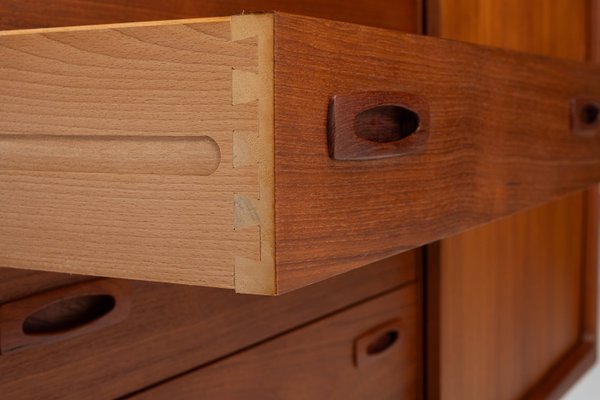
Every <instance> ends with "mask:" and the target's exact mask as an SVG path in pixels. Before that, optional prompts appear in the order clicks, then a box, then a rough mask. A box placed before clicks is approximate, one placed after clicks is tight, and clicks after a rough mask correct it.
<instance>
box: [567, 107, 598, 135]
mask: <svg viewBox="0 0 600 400" xmlns="http://www.w3.org/2000/svg"><path fill="white" fill-rule="evenodd" d="M599 114H600V101H597V100H595V99H592V98H589V97H576V98H574V99H573V100H572V101H571V130H572V131H573V133H574V134H576V135H578V136H584V137H592V136H595V135H597V134H598V130H599V129H600V119H599Z"/></svg>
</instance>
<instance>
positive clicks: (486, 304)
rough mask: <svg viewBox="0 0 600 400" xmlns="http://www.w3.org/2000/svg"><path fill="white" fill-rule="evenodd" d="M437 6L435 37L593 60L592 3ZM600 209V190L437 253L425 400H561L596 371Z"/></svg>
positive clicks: (480, 1) (433, 252) (471, 1)
mask: <svg viewBox="0 0 600 400" xmlns="http://www.w3.org/2000/svg"><path fill="white" fill-rule="evenodd" d="M436 3H440V4H437V5H438V6H439V8H438V11H440V12H441V14H439V15H437V16H435V15H434V16H433V18H430V19H429V20H430V22H431V21H438V22H437V28H439V29H436V26H435V25H431V24H430V25H429V27H428V32H432V31H433V32H434V33H437V34H440V35H442V36H443V37H447V38H452V39H457V40H464V41H470V42H473V43H479V44H487V45H494V46H499V47H504V48H510V49H515V50H521V51H527V52H532V53H539V54H545V55H552V56H556V57H563V58H569V59H573V60H584V59H586V58H587V59H589V60H594V57H593V52H588V49H593V48H595V46H597V45H598V38H599V37H598V36H597V34H596V35H589V32H590V30H591V31H594V30H596V29H597V28H598V23H599V21H600V20H598V19H597V17H595V16H594V13H593V12H591V11H590V10H591V8H590V7H591V6H592V5H593V4H592V3H594V2H587V1H586V2H584V1H581V2H572V1H568V0H553V1H545V0H532V1H527V2H522V1H518V0H498V1H488V0H442V1H440V2H436ZM429 4H431V3H429ZM433 11H435V8H434V10H433ZM590 28H593V29H590ZM596 59H597V58H596ZM597 209H598V197H597V187H594V188H592V189H590V190H589V191H588V192H587V193H579V194H574V195H571V196H568V197H565V198H561V199H560V200H557V201H554V202H552V203H551V204H547V205H544V206H543V207H540V208H535V209H532V210H528V211H526V212H524V213H519V214H517V215H514V216H511V217H509V218H507V219H503V220H500V221H497V222H494V223H491V224H488V225H486V226H483V227H479V228H477V229H475V230H472V231H468V232H466V233H464V234H461V235H459V236H456V237H451V238H448V239H445V240H443V241H441V243H439V245H436V246H433V247H432V248H430V252H429V253H428V260H429V262H428V265H427V272H426V275H427V276H428V279H427V282H428V283H427V287H428V292H429V295H428V307H429V316H428V318H427V325H428V327H429V328H428V337H429V339H428V345H427V352H428V366H427V370H426V373H427V391H428V392H427V398H430V399H447V400H449V399H460V400H463V399H471V398H473V399H479V398H487V399H513V398H524V399H544V400H546V399H558V398H562V397H561V396H562V395H563V394H564V393H565V392H566V391H567V390H568V389H569V387H570V386H571V385H572V384H573V383H574V382H575V381H576V380H577V379H578V378H579V377H580V376H581V375H582V374H583V373H584V372H585V371H586V370H587V369H588V368H589V367H590V366H591V365H592V364H593V362H594V360H595V358H596V344H595V342H596V293H597V269H598V264H597V250H598V232H597V231H598V215H597Z"/></svg>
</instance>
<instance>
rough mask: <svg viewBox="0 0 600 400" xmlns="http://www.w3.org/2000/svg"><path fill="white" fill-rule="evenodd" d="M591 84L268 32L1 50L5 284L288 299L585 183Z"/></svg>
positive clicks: (481, 60) (594, 147)
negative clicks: (196, 288)
mask: <svg viewBox="0 0 600 400" xmlns="http://www.w3.org/2000/svg"><path fill="white" fill-rule="evenodd" d="M599 72H600V70H599V68H598V67H594V66H590V65H585V64H578V63H574V62H568V61H561V60H553V59H549V58H543V57H537V56H529V55H524V54H521V53H514V52H509V51H503V50H498V49H490V48H485V47H478V46H473V45H467V44H461V43H458V42H449V41H443V40H439V39H432V38H427V37H419V36H411V35H406V34H403V33H399V32H396V31H388V30H382V29H376V28H368V27H362V26H357V25H352V24H348V23H342V22H332V21H325V20H320V19H315V18H308V17H298V16H293V15H288V14H278V13H276V14H263V15H242V16H234V17H231V18H229V17H224V18H211V19H198V20H187V21H166V22H152V23H140V24H125V25H113V26H94V27H76V28H62V29H60V28H59V29H46V30H32V31H7V32H5V33H2V34H0V73H1V74H2V76H3V77H4V80H3V83H2V84H1V85H0V132H1V134H0V219H2V221H3V224H2V225H1V226H0V265H3V266H9V267H14V268H25V269H38V270H48V271H60V272H69V273H77V274H86V275H101V276H110V277H120V278H134V279H142V280H153V281H163V282H174V283H185V284H193V285H201V286H213V287H221V288H234V289H235V290H236V291H238V292H243V293H260V294H275V293H284V292H287V291H290V290H293V289H297V288H300V287H303V286H306V285H309V284H312V283H314V282H317V281H319V280H322V279H325V278H328V277H331V276H334V275H336V274H339V273H341V272H344V271H347V270H350V269H353V268H357V267H360V266H362V265H365V264H367V263H370V262H373V261H376V260H379V259H382V258H385V257H388V256H391V255H394V254H397V253H399V252H401V251H405V250H407V249H411V248H414V247H416V246H419V245H422V244H425V243H428V242H431V241H434V240H437V239H440V238H442V237H445V236H448V235H450V234H454V233H457V232H459V231H462V230H465V229H467V228H470V227H473V226H476V225H480V224H482V223H485V222H488V221H490V220H492V219H496V218H498V217H501V216H504V215H508V214H510V213H513V212H515V211H518V210H520V209H524V208H526V207H531V206H533V205H535V204H537V203H540V202H543V201H547V200H549V199H551V198H554V197H556V196H559V195H561V194H564V193H567V192H569V191H572V190H575V189H578V188H583V187H585V186H587V185H589V184H591V183H593V182H596V181H597V180H599V179H600V134H598V126H599V125H600V122H598V115H597V114H598V108H599V106H598V102H599V100H598V98H600V82H599V80H598V79H597V76H598V73H599ZM328 126H329V128H328Z"/></svg>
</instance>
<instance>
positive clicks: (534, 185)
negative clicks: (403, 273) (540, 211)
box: [275, 14, 600, 292]
mask: <svg viewBox="0 0 600 400" xmlns="http://www.w3.org/2000/svg"><path fill="white" fill-rule="evenodd" d="M275 37H276V38H277V40H276V42H275V46H276V48H275V177H276V180H275V181H276V188H275V208H276V210H275V220H276V223H275V225H276V264H277V282H278V290H279V291H281V292H285V291H286V290H291V289H294V288H297V287H301V286H302V285H306V284H309V283H311V282H314V281H316V280H319V279H323V278H326V277H328V276H332V275H335V274H337V273H341V272H343V271H346V270H349V269H352V268H356V267H359V266H360V265H361V264H364V263H365V262H368V261H371V260H375V259H378V258H383V257H385V256H389V255H391V254H395V253H397V252H400V251H402V250H405V249H408V248H412V247H416V246H419V245H423V244H425V243H428V242H431V241H432V240H437V239H440V238H443V237H447V236H449V235H452V234H456V233H459V232H461V231H464V230H465V229H467V228H472V227H474V226H477V225H480V224H483V223H486V222H490V221H491V220H493V219H496V218H499V217H502V216H506V215H509V214H511V213H514V212H516V211H518V210H522V209H525V208H528V207H531V206H533V205H536V204H539V203H542V202H545V201H548V200H550V199H554V198H557V197H558V196H559V195H562V194H566V193H568V192H570V191H573V190H576V189H580V188H584V187H586V186H588V185H590V184H592V183H594V182H596V181H597V180H598V179H600V135H596V136H595V137H591V138H586V139H584V138H581V137H576V136H574V135H572V134H571V133H570V131H569V104H570V99H571V98H572V97H573V96H575V95H577V94H578V93H581V94H583V93H590V94H592V95H593V94H596V93H600V81H599V80H598V79H596V77H597V76H598V72H597V68H596V67H593V66H591V65H584V64H582V63H574V62H569V61H566V60H556V59H549V58H543V57H538V56H534V55H528V54H523V53H513V52H507V51H503V50H501V49H491V48H484V47H472V46H471V45H468V44H464V43H458V42H450V41H440V40H439V39H434V38H427V37H419V36H410V35H405V34H401V33H396V32H392V31H384V30H378V29H372V28H367V27H359V26H353V25H348V24H343V23H339V22H332V21H322V20H317V19H311V18H307V17H298V16H291V15H285V14H278V15H276V17H275ZM298 65H302V68H298ZM574 69H577V70H578V72H574ZM569 71H570V72H569ZM584 71H586V72H584ZM580 73H583V74H585V75H586V76H587V78H585V79H582V80H579V79H578V78H576V76H577V75H578V76H579V77H580V78H581V77H582V75H579V74H580ZM571 74H573V75H571ZM567 76H570V77H567ZM366 91H383V92H392V91H399V92H408V93H412V94H417V95H419V96H420V97H421V98H423V99H425V101H426V102H428V105H429V115H430V120H429V128H430V130H429V140H428V142H427V145H426V148H425V149H424V150H423V151H420V152H419V151H415V152H413V153H411V154H408V155H405V156H402V157H392V158H386V159H380V160H368V161H335V160H332V159H330V158H329V157H328V148H327V109H328V103H329V101H330V99H331V97H332V96H333V95H344V94H351V93H360V92H366ZM292 137H293V140H290V138H292ZM307 248H310V249H312V250H311V252H310V253H307V252H306V251H305V249H307Z"/></svg>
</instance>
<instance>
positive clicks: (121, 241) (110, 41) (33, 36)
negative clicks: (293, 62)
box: [0, 15, 275, 293]
mask: <svg viewBox="0 0 600 400" xmlns="http://www.w3.org/2000/svg"><path fill="white" fill-rule="evenodd" d="M271 20H272V16H271V15H262V16H257V15H249V16H237V17H231V18H230V17H225V18H210V19H196V20H183V21H173V22H154V23H136V24H119V25H108V26H106V25H105V26H94V27H75V28H60V29H44V30H31V31H8V32H4V33H0V220H1V221H2V223H1V224H0V265H1V266H5V267H16V268H25V269H39V270H48V271H59V272H69V273H79V274H87V275H102V276H111V277H122V278H134V279H143V280H152V281H164V282H174V283H185V284H194V285H203V286H215V287H223V288H236V289H237V290H239V291H242V292H259V293H272V292H273V291H274V279H275V278H274V262H273V230H274V229H273V127H272V120H273V117H272V112H273V107H272V58H273V56H272V49H273V46H272V43H273V39H272V37H273V33H272V22H271ZM259 98H260V101H259V100H258V99H259ZM236 271H237V272H239V273H238V274H236Z"/></svg>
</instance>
